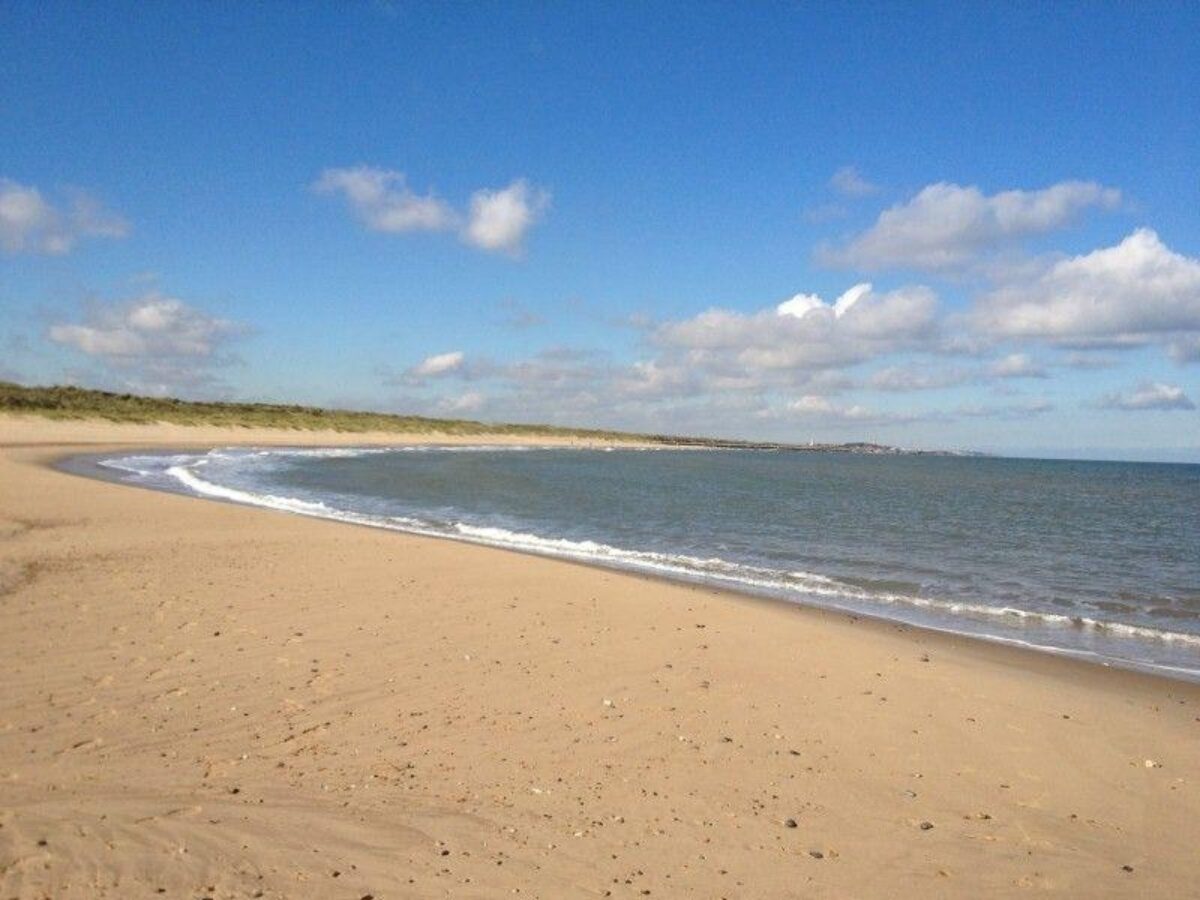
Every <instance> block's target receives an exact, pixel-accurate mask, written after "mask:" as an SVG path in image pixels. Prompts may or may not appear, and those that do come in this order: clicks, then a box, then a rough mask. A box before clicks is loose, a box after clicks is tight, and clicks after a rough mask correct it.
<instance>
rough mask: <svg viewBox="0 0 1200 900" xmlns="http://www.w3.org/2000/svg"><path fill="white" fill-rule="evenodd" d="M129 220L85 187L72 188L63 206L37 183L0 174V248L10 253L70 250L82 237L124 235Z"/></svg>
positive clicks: (66, 251)
mask: <svg viewBox="0 0 1200 900" xmlns="http://www.w3.org/2000/svg"><path fill="white" fill-rule="evenodd" d="M128 233H129V223H128V222H126V221H125V220H124V219H122V218H121V217H120V216H117V215H115V214H114V213H111V212H108V211H107V210H105V209H104V208H103V207H102V206H101V205H100V204H99V203H98V202H97V201H96V200H95V199H93V198H92V197H90V196H89V195H88V194H86V193H83V192H82V191H72V192H69V202H68V203H66V204H65V205H63V206H62V207H58V206H55V205H54V204H52V203H50V201H48V200H47V199H46V198H45V197H43V196H42V192H41V191H39V190H38V189H37V188H36V187H31V186H28V185H23V184H18V183H17V182H15V181H11V180H9V179H7V178H0V251H3V252H4V253H9V254H15V253H41V254H51V255H58V254H63V253H68V252H70V250H71V249H73V248H74V246H75V244H76V243H78V241H79V240H80V238H86V237H105V238H120V237H124V236H125V235H127V234H128Z"/></svg>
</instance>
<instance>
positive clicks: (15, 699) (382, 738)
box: [0, 420, 1200, 900]
mask: <svg viewBox="0 0 1200 900" xmlns="http://www.w3.org/2000/svg"><path fill="white" fill-rule="evenodd" d="M4 426H5V423H4V422H3V421H2V420H0V444H6V443H7V442H6V440H5V439H6V438H7V437H8V435H7V434H6V433H5V431H4ZM124 434H125V435H127V432H126V433H124ZM33 436H34V437H37V435H33ZM76 436H77V437H79V438H80V439H81V440H82V441H83V442H84V443H86V442H87V441H88V440H92V439H96V438H103V437H108V438H109V440H108V441H107V442H106V445H107V446H109V447H114V446H118V445H119V446H120V447H121V448H122V449H128V447H129V442H128V441H123V440H119V439H118V440H113V438H121V437H122V436H123V433H122V431H121V429H119V428H117V427H116V426H107V430H104V428H103V427H100V428H94V429H92V432H91V433H89V434H79V433H77V434H76ZM42 437H43V438H44V440H43V441H41V442H39V443H38V444H37V445H29V444H27V445H26V446H24V447H21V448H14V447H10V446H3V447H0V501H2V502H0V516H2V518H3V522H2V523H0V524H2V525H3V531H2V532H0V535H2V538H3V543H0V546H2V547H4V549H5V556H6V557H7V560H8V562H7V563H5V568H3V569H0V600H2V602H0V652H2V653H3V654H4V656H5V657H6V659H8V660H9V663H8V666H7V673H8V674H7V676H6V678H7V680H6V684H7V687H6V690H5V691H4V693H3V697H2V698H0V825H2V826H3V827H0V886H2V887H3V888H4V893H5V896H18V897H26V896H28V897H35V896H39V897H40V896H42V895H43V894H47V893H50V894H53V896H55V897H104V896H112V897H126V896H140V895H143V894H145V895H153V894H154V892H155V891H156V890H157V889H158V888H159V887H162V888H165V889H166V890H167V892H168V895H169V896H176V895H183V896H191V895H192V894H193V893H196V892H199V894H198V895H208V896H214V897H216V896H220V897H235V896H236V897H240V896H254V895H255V892H257V891H261V892H262V893H261V896H264V897H308V896H312V897H339V896H346V897H355V898H361V897H363V896H365V895H367V894H371V895H372V896H374V897H376V898H378V900H384V898H394V897H433V896H446V895H452V896H465V897H490V896H496V895H498V894H500V893H504V894H510V893H517V892H519V893H520V895H522V896H540V897H567V896H597V897H600V896H605V895H606V894H605V892H606V891H607V892H610V894H611V896H618V897H625V896H627V897H640V896H645V894H644V892H645V891H650V892H652V895H653V896H699V897H714V898H715V897H744V898H749V897H755V896H788V895H791V894H795V893H797V892H798V893H801V894H803V895H805V896H816V897H842V896H857V897H881V898H882V897H888V898H891V897H896V896H899V897H910V896H912V897H916V896H929V895H931V894H932V895H934V896H945V897H970V896H978V895H980V894H986V895H988V896H1016V895H1020V896H1026V895H1028V894H1029V893H1031V892H1032V893H1038V894H1047V895H1052V896H1064V897H1071V896H1094V897H1107V896H1113V897H1117V896H1129V897H1133V896H1163V897H1167V896H1181V895H1185V894H1186V892H1187V891H1188V890H1191V889H1192V887H1193V886H1194V885H1195V884H1196V883H1197V882H1198V881H1200V860H1197V859H1196V856H1195V854H1194V852H1193V851H1194V844H1195V840H1196V839H1197V835H1198V831H1197V825H1196V823H1197V821H1200V784H1198V781H1200V775H1198V773H1197V768H1196V763H1195V753H1194V751H1195V742H1196V739H1197V737H1200V687H1197V686H1196V685H1194V684H1190V683H1188V682H1184V681H1178V680H1171V679H1167V678H1164V677H1162V676H1157V675H1153V674H1143V673H1137V672H1129V671H1125V670H1121V669H1116V668H1109V667H1105V666H1102V665H1096V664H1094V663H1089V662H1086V661H1080V660H1074V659H1064V658H1061V657H1058V656H1054V655H1050V654H1046V653H1039V652H1036V651H1029V650H1025V651H1022V650H1021V648H1016V647H1009V646H1003V645H997V644H993V643H989V642H984V641H980V640H977V639H972V638H967V637H959V636H955V635H946V634H940V633H937V632H930V631H925V630H919V629H917V628H916V627H914V626H907V625H903V624H897V623H889V622H886V621H878V620H870V619H867V618H865V617H857V618H855V617H854V616H853V615H852V614H849V613H841V612H837V611H833V610H824V609H819V608H808V607H802V606H799V605H797V604H795V603H790V602H787V601H783V600H779V601H774V602H770V603H764V602H763V599H764V598H760V597H757V596H745V595H742V594H740V593H738V592H734V591H729V590H725V589H721V588H716V587H711V586H695V585H688V584H681V583H680V582H678V581H674V580H663V579H661V578H659V577H655V576H652V575H648V574H643V573H632V572H617V571H614V570H612V569H606V568H598V567H596V566H594V565H588V564H585V563H580V562H575V561H570V560H561V559H550V558H546V557H543V556H537V555H529V554H524V553H519V552H513V551H505V550H499V549H496V548H491V547H484V546H472V545H469V544H465V543H463V542H459V541H450V540H437V539H433V538H425V537H418V536H414V535H409V534H404V533H400V532H387V531H383V530H380V529H373V528H368V527H363V528H359V529H347V528H344V527H342V526H343V525H344V524H345V523H340V522H332V521H322V520H318V519H312V518H307V517H301V516H296V515H277V516H274V517H270V516H269V515H268V513H269V512H271V511H270V510H265V509H258V508H252V507H246V506H243V505H239V504H232V503H209V504H198V503H192V502H185V501H191V500H192V499H194V498H191V497H180V496H177V495H172V494H169V493H165V492H161V491H149V490H147V491H129V490H127V488H128V487H129V485H114V484H108V483H105V482H102V481H98V480H95V479H87V478H83V477H78V478H69V477H67V476H66V475H65V474H64V473H62V472H59V471H57V470H55V469H53V468H50V467H49V466H48V462H49V460H50V459H51V458H53V457H55V456H56V455H71V454H73V453H77V452H82V451H79V450H78V449H76V448H77V447H78V443H75V445H74V446H67V444H70V443H71V442H69V441H67V442H64V441H62V440H61V438H62V437H63V435H62V432H61V430H54V429H51V430H49V433H43V435H42ZM291 437H292V438H293V439H294V438H295V437H296V436H295V435H291ZM353 437H354V438H355V439H356V440H355V441H353V443H362V441H361V435H354V436H353ZM389 438H390V441H391V442H395V436H394V435H390V436H389ZM325 440H326V436H317V437H316V438H315V439H314V440H312V441H311V442H310V443H311V444H320V443H323V442H325ZM247 442H248V443H257V441H253V440H251V441H247ZM293 442H294V440H293ZM480 442H481V441H480V440H479V439H478V438H476V439H475V440H473V441H471V443H480ZM207 443H208V442H207V441H205V440H201V441H193V442H190V444H191V446H197V445H206V444H207ZM217 443H235V441H227V440H226V439H225V438H221V439H218V440H217ZM347 443H351V442H349V441H348V442H347ZM141 445H142V446H145V443H144V442H143V443H142V444H141ZM56 448H57V449H56ZM104 449H105V447H104V446H99V445H97V446H96V450H97V451H99V452H103V451H104ZM789 823H794V824H795V827H792V826H791V825H790V824H789ZM925 825H929V826H930V827H929V828H925ZM181 848H182V849H181ZM1125 866H1128V867H1129V869H1130V870H1132V871H1126V869H1125V868H1123V867H1125ZM335 873H336V874H335ZM189 892H190V893H189Z"/></svg>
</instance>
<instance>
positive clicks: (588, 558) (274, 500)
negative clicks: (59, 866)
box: [52, 446, 1200, 683]
mask: <svg viewBox="0 0 1200 900" xmlns="http://www.w3.org/2000/svg"><path fill="white" fill-rule="evenodd" d="M206 449H207V450H208V451H209V452H215V451H217V450H219V449H221V448H215V447H214V448H208V447H207V446H205V447H197V448H194V449H193V448H189V449H188V450H186V451H181V450H176V449H163V448H147V449H145V450H141V449H136V448H132V447H130V448H124V447H123V448H120V449H119V450H108V451H105V452H88V453H82V454H79V453H76V454H72V455H69V456H65V457H62V458H60V459H58V460H56V461H55V462H54V463H52V467H53V468H55V469H58V470H60V471H63V472H67V473H69V474H72V475H78V476H83V477H87V478H92V479H97V480H101V481H106V482H110V483H115V484H119V485H122V486H124V487H140V488H144V489H146V490H154V491H159V492H165V493H174V494H179V495H181V496H186V497H192V498H200V499H209V500H217V501H219V502H225V503H232V504H235V505H239V506H250V507H254V508H259V509H273V510H275V511H282V512H290V513H293V514H299V515H305V516H308V517H311V518H320V519H324V520H327V521H339V522H342V523H344V524H352V525H359V526H363V527H370V528H375V529H379V530H388V531H397V532H400V533H407V534H414V535H418V536H423V537H432V538H443V539H448V540H454V541H458V542H460V543H469V544H476V545H480V546H487V547H491V548H494V549H502V550H509V551H512V552H517V553H524V554H528V555H532V556H540V557H544V558H553V559H559V560H564V561H568V562H573V563H576V564H579V565H585V566H589V567H592V568H599V569H603V570H606V571H618V572H625V573H630V574H634V575H637V576H639V577H649V578H655V579H661V580H663V581H667V582H673V583H685V584H695V585H701V586H705V587H710V588H715V589H719V590H721V591H724V592H727V593H730V594H734V595H737V596H740V597H745V598H751V599H756V600H763V599H766V600H769V601H774V602H786V603H789V604H791V605H793V606H803V607H807V608H810V609H816V610H824V611H833V612H835V613H839V614H842V615H846V616H852V617H862V618H867V619H871V620H874V621H877V622H880V623H887V624H890V625H903V626H905V627H909V628H914V629H917V630H922V631H929V632H934V633H938V634H943V635H948V636H951V637H954V638H966V639H969V640H974V641H981V642H984V643H987V644H992V645H1002V646H1006V647H1010V648H1014V649H1020V650H1026V651H1030V652H1035V653H1039V654H1044V655H1050V656H1054V657H1057V658H1068V659H1073V660H1078V661H1081V662H1086V663H1090V664H1094V665H1099V666H1102V667H1106V668H1118V669H1125V670H1130V671H1136V672H1140V673H1145V674H1150V675H1154V676H1158V677H1163V678H1167V679H1170V680H1175V681H1186V682H1195V683H1200V668H1197V669H1193V668H1187V667H1178V666H1171V665H1165V664H1156V663H1150V662H1144V661H1141V660H1137V659H1133V658H1126V657H1122V656H1109V655H1106V654H1103V653H1098V652H1094V651H1091V650H1087V649H1081V648H1072V647H1062V646H1055V645H1052V644H1043V643H1038V642H1035V641H1029V640H1023V639H1020V638H1016V637H1011V636H1006V635H1002V634H990V633H984V632H980V631H978V630H971V629H969V628H965V627H962V628H956V627H951V626H947V625H942V624H938V623H934V622H929V621H913V620H912V619H911V618H905V617H904V616H903V615H902V614H892V615H889V614H888V612H889V611H888V610H879V609H863V608H862V607H861V606H858V605H854V604H852V603H846V602H839V601H838V600H837V599H836V597H834V596H820V593H821V592H820V591H819V590H818V591H815V592H814V591H813V590H812V585H806V586H805V588H804V591H803V592H791V591H784V590H781V589H780V588H779V587H778V585H773V584H771V583H768V582H765V581H764V582H763V583H761V584H756V583H754V581H753V579H747V577H746V576H745V573H739V577H732V576H724V575H722V573H721V572H719V571H704V572H697V571H695V570H690V569H687V568H681V567H678V566H671V565H669V564H666V563H664V562H662V561H661V560H657V561H655V562H653V563H647V562H646V561H645V560H639V559H637V557H639V556H642V557H656V556H660V555H659V554H649V553H640V552H639V551H625V550H620V549H619V548H611V547H606V548H605V549H607V550H610V551H614V555H613V556H610V557H608V558H605V557H603V556H596V555H595V554H585V553H581V552H577V551H574V550H573V549H572V545H573V544H574V543H575V542H571V541H566V540H562V541H555V540H554V539H546V538H540V537H538V536H536V535H520V534H517V533H514V532H507V533H505V534H504V535H490V534H488V533H487V531H488V529H480V528H477V529H474V530H471V529H467V530H460V531H458V532H457V533H456V532H453V531H446V530H435V529H433V528H430V527H423V526H422V524H421V523H420V522H418V521H415V520H407V521H406V520H404V519H402V518H397V517H391V519H390V520H387V521H385V520H382V519H381V518H380V517H378V516H371V515H368V514H361V513H355V512H352V511H347V510H337V509H332V508H329V507H327V506H325V505H324V504H321V503H311V502H308V501H303V500H298V499H296V498H286V497H273V496H270V495H252V494H248V493H246V492H243V491H240V490H238V489H236V488H229V487H225V486H221V485H216V484H213V483H209V482H205V481H203V480H202V479H198V478H196V477H195V476H194V475H193V473H191V472H190V471H189V470H187V469H171V470H170V472H171V474H172V475H173V476H174V479H175V480H174V482H173V483H172V482H165V483H163V484H154V485H151V484H146V483H139V482H137V481H134V480H131V479H130V477H129V473H128V472H122V471H121V470H120V469H119V468H113V467H110V466H106V465H104V464H103V463H104V462H105V461H110V460H113V459H116V458H122V457H135V456H145V457H160V458H170V457H174V456H177V455H180V454H181V453H184V452H186V454H187V455H188V456H195V455H203V454H204V453H205V450H206ZM230 449H232V448H230ZM238 449H240V450H247V449H267V448H238ZM361 449H362V448H313V447H305V446H296V447H271V448H269V450H270V451H271V452H280V451H283V452H293V453H304V454H308V453H314V454H321V453H328V454H338V453H345V452H360V451H361ZM371 449H372V450H376V449H377V450H381V451H383V452H386V451H388V450H392V449H396V448H371ZM433 449H444V448H437V447H434V448H433ZM457 449H461V448H457ZM478 449H483V448H478ZM487 449H499V448H487ZM556 449H558V448H556ZM654 452H671V451H670V449H669V448H663V449H656V450H655V451H654ZM523 537H524V538H529V539H530V540H526V541H522V540H520V538H523ZM555 544H558V545H559V546H555ZM600 546H601V547H603V546H604V545H600ZM622 555H625V558H622ZM696 562H701V563H703V562H710V561H705V560H696ZM740 568H744V567H740ZM813 577H816V578H820V576H813ZM806 595H809V596H806ZM1009 612H1011V613H1012V614H1013V615H1016V616H1022V617H1024V616H1026V615H1040V614H1036V613H1025V612H1022V611H1020V610H1011V611H1009ZM1064 618H1065V617H1064ZM1088 625H1089V627H1095V628H1099V629H1103V630H1107V629H1121V630H1131V626H1127V625H1124V624H1121V623H1107V622H1095V621H1089V622H1088ZM1132 631H1137V629H1136V628H1132ZM1156 638H1157V639H1160V640H1162V639H1165V640H1183V641H1186V642H1188V643H1189V644H1191V643H1196V644H1198V645H1200V638H1197V637H1196V636H1195V635H1190V634H1181V633H1172V632H1162V633H1160V634H1159V635H1157V636H1156Z"/></svg>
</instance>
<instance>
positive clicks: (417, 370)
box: [412, 350, 465, 377]
mask: <svg viewBox="0 0 1200 900" xmlns="http://www.w3.org/2000/svg"><path fill="white" fill-rule="evenodd" d="M464 359H465V356H464V354H463V352H462V351H461V350H455V351H453V352H452V353H438V354H436V355H434V356H427V357H426V358H425V359H423V360H421V362H419V363H418V364H417V365H415V366H413V368H412V373H413V374H414V375H420V376H426V377H427V376H430V375H448V374H450V373H452V372H457V371H459V370H460V369H462V365H463V360H464Z"/></svg>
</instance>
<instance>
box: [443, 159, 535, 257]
mask: <svg viewBox="0 0 1200 900" xmlns="http://www.w3.org/2000/svg"><path fill="white" fill-rule="evenodd" d="M549 203H550V195H549V194H548V193H546V192H545V191H543V190H539V189H535V188H532V187H530V185H529V183H528V182H527V181H525V179H523V178H519V179H517V180H516V181H514V182H513V183H512V184H510V185H509V186H508V187H506V188H502V189H500V190H495V191H491V190H480V191H476V192H475V193H474V194H472V195H471V211H470V215H469V216H468V219H467V225H466V228H465V229H464V230H463V240H465V241H466V242H467V243H469V244H472V245H474V246H476V247H479V248H481V249H483V250H493V251H501V252H504V253H509V254H517V253H520V252H521V247H522V244H523V243H524V241H525V235H526V233H527V232H528V231H529V229H530V228H532V227H533V225H534V223H535V222H537V220H538V218H539V217H540V216H541V214H542V212H543V211H544V210H545V209H546V207H547V206H548V205H549Z"/></svg>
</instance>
